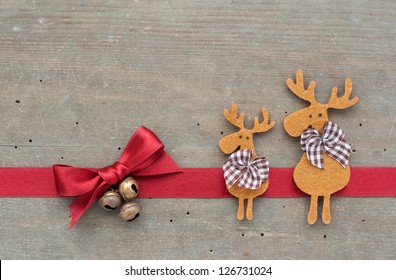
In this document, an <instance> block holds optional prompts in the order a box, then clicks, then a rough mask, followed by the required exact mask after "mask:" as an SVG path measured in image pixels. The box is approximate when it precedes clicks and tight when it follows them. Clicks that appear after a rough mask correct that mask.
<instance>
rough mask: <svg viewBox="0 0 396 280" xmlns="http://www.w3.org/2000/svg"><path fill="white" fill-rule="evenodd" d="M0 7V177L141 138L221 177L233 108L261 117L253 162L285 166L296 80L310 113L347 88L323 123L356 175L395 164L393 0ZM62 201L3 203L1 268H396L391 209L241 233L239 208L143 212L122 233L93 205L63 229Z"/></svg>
mask: <svg viewBox="0 0 396 280" xmlns="http://www.w3.org/2000/svg"><path fill="white" fill-rule="evenodd" d="M0 3H1V4H0V8H1V10H0V88H1V90H0V94H1V102H0V120H1V122H0V131H1V133H0V160H1V166H50V165H52V164H54V163H64V164H71V165H76V166H85V167H100V166H105V165H107V164H109V163H112V162H113V161H114V160H116V159H117V158H118V156H119V155H120V153H121V151H120V150H119V147H121V148H123V147H124V146H125V144H126V143H127V141H128V140H129V137H130V136H131V134H132V133H133V132H134V131H135V129H136V128H137V127H138V126H140V125H145V126H147V127H148V128H150V129H152V130H153V131H155V132H156V134H157V135H158V136H159V137H160V139H161V140H162V141H163V142H164V143H165V145H166V149H167V151H168V152H169V154H170V155H171V156H172V157H173V158H174V159H175V160H176V161H177V162H178V163H179V165H180V166H182V167H221V166H222V164H223V163H224V161H225V160H226V156H225V155H224V154H222V152H221V151H220V150H219V148H218V146H217V143H218V141H219V139H220V138H221V137H222V136H223V135H226V134H228V133H231V132H234V131H235V128H234V127H233V126H232V125H230V124H229V123H227V121H226V120H225V119H224V117H223V115H222V112H223V109H224V108H226V107H228V106H229V105H230V104H231V103H232V102H233V101H234V102H237V103H238V104H239V108H240V110H241V111H243V112H245V113H246V114H247V115H248V117H247V118H246V125H252V121H253V117H254V116H255V115H258V114H259V113H260V108H261V107H266V108H267V109H268V110H269V112H270V116H271V119H272V120H275V122H276V125H275V128H274V129H272V130H271V131H269V132H267V133H265V134H263V135H261V136H257V137H256V138H255V139H256V148H257V151H258V153H259V154H262V155H266V156H267V157H268V158H269V159H270V164H271V166H274V167H291V166H294V165H295V164H296V163H297V162H298V161H299V159H300V157H301V154H302V152H301V150H300V147H299V145H298V139H295V138H292V137H290V136H288V135H287V134H286V133H285V131H284V130H283V128H282V125H281V124H282V120H283V119H284V118H285V116H286V115H287V114H288V113H290V112H293V111H295V110H298V109H300V108H302V107H303V106H306V105H307V103H306V102H304V101H302V100H299V99H298V98H296V97H295V96H293V95H292V94H291V92H290V91H289V90H288V89H287V87H286V79H287V78H288V77H294V74H295V71H296V70H297V69H298V68H302V69H303V70H304V73H305V77H306V80H307V81H308V80H315V81H316V82H317V88H316V93H317V99H318V100H319V101H321V102H326V101H327V100H328V98H329V96H330V91H331V88H332V87H333V86H338V87H339V88H340V91H341V92H343V83H344V80H345V78H346V77H351V78H352V80H353V83H354V88H353V95H357V96H359V97H360V102H359V103H358V105H356V106H354V107H353V108H350V109H348V110H344V111H335V110H333V111H331V112H330V118H331V119H332V120H333V121H335V122H337V123H338V124H339V125H340V126H341V127H342V128H343V129H344V130H345V131H346V132H347V139H348V140H349V141H350V142H352V144H353V147H354V149H355V152H354V153H353V154H352V157H351V165H352V166H395V165H396V155H395V152H396V141H395V140H396V128H395V120H396V118H395V110H396V99H395V86H396V63H395V62H396V2H395V1H392V0H389V1H338V0H337V1H320V3H319V1H305V0H299V1H293V0H283V1H220V0H218V1H213V0H201V1H142V0H139V1H138V0H135V1H118V0H117V1H59V0H56V1H54V0H51V1H49V0H47V1H39V0H37V1H15V0H2V1H0ZM222 133H223V135H222ZM22 187H23V186H22ZM198 187H199V186H198ZM71 202H72V199H65V198H59V199H57V198H52V199H40V198H31V199H27V198H14V199H11V198H1V199H0V209H1V212H0V242H1V248H0V258H1V259H395V258H396V203H395V202H396V201H395V198H394V197H392V198H333V199H332V216H333V220H332V223H331V224H330V225H327V226H326V225H324V224H322V222H318V223H317V224H315V225H313V226H309V225H308V224H307V222H306V215H307V212H308V204H309V199H308V198H298V199H297V198H291V199H257V200H256V201H255V206H254V214H255V219H254V220H253V221H252V222H247V221H242V222H239V221H237V220H236V210H237V200H236V199H151V200H150V199H140V200H139V203H140V204H141V205H142V206H143V210H144V212H143V214H142V216H141V218H139V219H138V220H137V221H136V222H134V223H131V224H124V223H122V222H121V221H120V220H119V219H118V217H117V215H116V214H109V213H104V212H103V211H102V210H101V209H100V208H99V206H97V205H96V204H95V205H94V206H93V207H92V208H91V209H90V210H89V211H88V212H87V213H86V214H85V215H84V216H83V218H82V219H81V220H80V222H79V223H78V224H77V226H76V227H75V228H73V229H72V230H70V231H68V230H67V226H68V218H67V216H68V205H69V203H71Z"/></svg>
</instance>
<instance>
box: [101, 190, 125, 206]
mask: <svg viewBox="0 0 396 280" xmlns="http://www.w3.org/2000/svg"><path fill="white" fill-rule="evenodd" d="M98 203H99V205H100V206H101V207H102V208H103V209H105V210H110V211H112V210H115V209H117V208H118V207H120V206H121V204H122V198H121V196H120V195H119V193H118V192H116V191H113V190H111V191H107V192H105V193H104V194H103V195H102V197H101V198H100V199H99V202H98Z"/></svg>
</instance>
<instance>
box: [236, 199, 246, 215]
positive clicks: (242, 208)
mask: <svg viewBox="0 0 396 280" xmlns="http://www.w3.org/2000/svg"><path fill="white" fill-rule="evenodd" d="M244 217H245V200H244V199H243V198H241V197H240V198H239V206H238V214H237V218H238V220H239V221H241V220H243V218H244Z"/></svg>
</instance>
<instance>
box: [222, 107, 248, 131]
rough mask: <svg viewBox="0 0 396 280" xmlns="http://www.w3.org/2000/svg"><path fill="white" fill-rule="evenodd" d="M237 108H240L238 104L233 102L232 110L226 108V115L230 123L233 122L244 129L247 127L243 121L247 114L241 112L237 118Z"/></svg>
mask: <svg viewBox="0 0 396 280" xmlns="http://www.w3.org/2000/svg"><path fill="white" fill-rule="evenodd" d="M237 110H238V106H237V105H236V104H235V103H232V105H231V112H229V111H228V110H227V109H224V116H225V117H226V119H227V120H228V121H229V122H230V123H232V124H233V125H235V126H236V127H238V128H240V129H243V128H245V126H244V123H243V122H244V120H245V114H244V113H241V114H240V115H239V117H238V118H237Z"/></svg>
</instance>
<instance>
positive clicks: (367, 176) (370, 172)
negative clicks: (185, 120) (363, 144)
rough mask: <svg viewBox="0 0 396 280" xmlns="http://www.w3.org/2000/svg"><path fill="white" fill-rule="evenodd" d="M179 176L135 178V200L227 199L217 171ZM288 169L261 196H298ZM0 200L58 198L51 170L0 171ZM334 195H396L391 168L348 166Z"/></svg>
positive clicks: (274, 173) (276, 172)
mask: <svg viewBox="0 0 396 280" xmlns="http://www.w3.org/2000/svg"><path fill="white" fill-rule="evenodd" d="M182 170H183V173H176V174H170V175H166V176H150V177H136V179H137V181H138V182H139V196H138V198H223V197H231V195H230V194H229V193H228V191H227V188H226V186H225V182H224V178H223V169H221V168H183V169H182ZM293 170H294V168H291V167H272V168H270V173H269V180H270V182H269V187H268V189H267V191H266V192H265V193H264V194H263V195H262V197H278V198H282V197H302V196H306V194H304V193H303V192H301V191H300V190H299V189H298V188H297V186H296V185H295V184H294V181H293ZM0 178H1V183H2V184H1V186H0V197H61V195H59V193H58V191H57V189H56V186H55V178H54V172H53V170H52V168H51V167H2V168H0ZM334 196H355V197H356V196H361V197H378V196H396V168H395V167H351V179H350V180H349V183H348V185H347V186H346V187H345V188H344V189H342V190H341V191H339V192H337V193H335V194H334Z"/></svg>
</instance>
